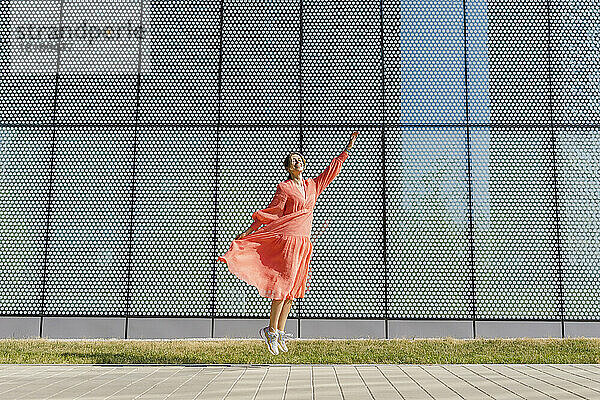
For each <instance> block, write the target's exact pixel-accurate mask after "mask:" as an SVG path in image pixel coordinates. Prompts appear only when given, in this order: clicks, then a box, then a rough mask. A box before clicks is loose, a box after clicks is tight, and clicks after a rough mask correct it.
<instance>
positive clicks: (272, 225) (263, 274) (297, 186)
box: [218, 132, 358, 355]
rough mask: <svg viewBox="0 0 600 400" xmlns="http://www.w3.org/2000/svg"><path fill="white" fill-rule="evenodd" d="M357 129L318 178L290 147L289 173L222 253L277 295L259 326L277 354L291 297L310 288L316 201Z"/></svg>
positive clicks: (245, 276) (236, 269) (237, 270)
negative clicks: (306, 172) (309, 173)
mask: <svg viewBox="0 0 600 400" xmlns="http://www.w3.org/2000/svg"><path fill="white" fill-rule="evenodd" d="M357 135H358V132H354V133H352V135H351V137H350V140H349V142H348V145H347V146H346V149H345V150H344V151H343V152H342V153H341V154H340V155H339V156H337V157H336V158H334V159H333V160H332V161H331V163H330V164H329V166H328V167H327V168H326V169H325V170H324V171H323V172H322V173H321V174H320V175H319V176H317V177H316V178H314V179H312V178H309V179H304V178H303V177H302V172H303V171H304V168H305V167H306V159H305V158H304V156H302V154H300V153H297V152H291V153H289V154H288V156H287V157H286V159H285V161H284V166H285V168H286V170H287V171H288V173H289V175H288V179H287V180H285V181H283V182H280V183H279V184H278V185H277V189H276V191H275V195H274V197H273V200H272V201H271V203H270V204H269V206H268V207H267V208H265V209H263V210H258V211H256V212H255V213H253V214H252V219H254V221H255V222H254V223H253V224H252V225H250V228H248V230H246V232H244V233H241V234H239V235H238V236H237V237H236V238H235V239H234V240H233V242H232V243H231V246H230V247H229V250H228V251H227V253H225V254H224V255H223V256H221V257H219V258H218V260H219V261H222V262H225V263H227V267H228V269H229V271H230V272H231V273H233V274H234V275H236V276H237V277H238V278H240V279H242V280H243V281H245V282H246V283H248V284H250V285H252V286H255V287H256V288H257V289H258V292H259V294H260V296H262V297H267V298H271V299H273V301H272V303H271V317H270V323H269V326H268V327H264V328H262V329H261V330H260V332H259V333H260V335H261V337H263V338H264V340H265V342H266V344H267V347H268V348H269V351H270V352H271V353H272V354H275V355H276V354H279V348H281V349H282V350H283V351H287V346H286V343H285V338H286V333H285V332H284V327H285V322H286V320H287V316H288V314H289V312H290V309H291V307H292V301H293V299H295V298H303V297H304V293H305V291H306V290H307V282H308V279H307V277H308V269H309V263H310V259H311V256H312V251H313V245H312V243H311V241H310V231H311V228H312V220H313V210H314V207H315V201H316V200H317V198H318V197H319V195H320V194H321V193H322V192H323V190H325V188H326V187H327V185H329V184H330V183H331V182H332V181H333V179H334V178H335V177H336V176H337V174H338V173H339V172H340V170H341V168H342V163H343V162H344V161H345V160H346V159H347V158H348V155H349V153H348V151H349V150H350V149H351V148H352V146H354V141H355V140H356V136H357ZM263 224H266V225H265V226H264V227H262V228H261V225H263Z"/></svg>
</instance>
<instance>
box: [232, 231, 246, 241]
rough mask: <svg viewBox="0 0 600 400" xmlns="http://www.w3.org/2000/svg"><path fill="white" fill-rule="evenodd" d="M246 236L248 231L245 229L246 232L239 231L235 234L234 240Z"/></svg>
mask: <svg viewBox="0 0 600 400" xmlns="http://www.w3.org/2000/svg"><path fill="white" fill-rule="evenodd" d="M246 236H248V232H247V231H246V232H242V233H240V234H239V235H237V236H236V237H235V240H239V239H243V238H244V237H246Z"/></svg>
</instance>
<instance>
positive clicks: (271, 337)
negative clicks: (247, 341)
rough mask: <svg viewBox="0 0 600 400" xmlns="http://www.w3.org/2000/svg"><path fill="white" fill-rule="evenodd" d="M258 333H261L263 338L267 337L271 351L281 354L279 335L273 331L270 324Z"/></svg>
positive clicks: (274, 353) (266, 340) (266, 341)
mask: <svg viewBox="0 0 600 400" xmlns="http://www.w3.org/2000/svg"><path fill="white" fill-rule="evenodd" d="M258 333H259V334H260V337H261V338H263V339H265V343H266V344H267V348H268V349H269V352H271V354H273V355H277V354H279V348H278V346H277V337H278V336H279V335H278V334H277V333H275V332H271V331H270V330H269V327H268V326H266V327H264V328H262V329H261V330H260V331H258Z"/></svg>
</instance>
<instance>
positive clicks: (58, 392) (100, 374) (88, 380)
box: [45, 367, 117, 400]
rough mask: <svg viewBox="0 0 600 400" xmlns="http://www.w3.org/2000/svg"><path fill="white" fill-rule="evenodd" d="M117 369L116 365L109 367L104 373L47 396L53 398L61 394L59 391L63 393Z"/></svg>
mask: <svg viewBox="0 0 600 400" xmlns="http://www.w3.org/2000/svg"><path fill="white" fill-rule="evenodd" d="M116 369H117V367H115V368H113V369H109V370H108V371H105V372H104V373H102V374H100V375H98V376H93V377H91V378H89V379H86V380H85V381H82V382H79V383H77V384H75V385H73V386H68V387H66V388H64V389H63V390H61V391H60V392H56V393H54V394H53V395H52V396H50V397H46V399H51V398H52V397H54V396H56V395H57V394H59V393H62V392H64V391H65V390H69V389H72V388H74V387H77V386H79V385H82V384H84V383H86V382H89V381H91V380H92V379H95V378H99V377H101V376H104V375H106V374H108V373H110V372H112V371H114V370H116ZM89 371H90V370H88V371H85V372H89ZM46 399H45V400H46Z"/></svg>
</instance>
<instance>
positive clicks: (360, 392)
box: [0, 364, 600, 400]
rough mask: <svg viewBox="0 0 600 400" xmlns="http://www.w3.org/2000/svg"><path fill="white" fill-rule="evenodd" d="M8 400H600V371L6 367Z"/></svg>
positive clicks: (538, 367)
mask: <svg viewBox="0 0 600 400" xmlns="http://www.w3.org/2000/svg"><path fill="white" fill-rule="evenodd" d="M0 399H69V400H71V399H186V400H187V399H229V400H232V399H244V400H248V399H258V400H271V399H277V400H282V399H287V400H299V399H310V400H325V399H341V400H351V399H356V400H368V399H378V400H379V399H385V400H390V399H419V400H422V399H478V400H479V399H600V365H599V364H592V365H590V364H516V365H515V364H452V365H449V364H444V365H441V364H438V365H409V364H398V365H397V364H361V365H338V364H335V365H331V364H329V365H316V364H314V365H287V364H272V365H99V364H95V365H84V364H77V365H75V364H70V365H20V364H3V365H0Z"/></svg>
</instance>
